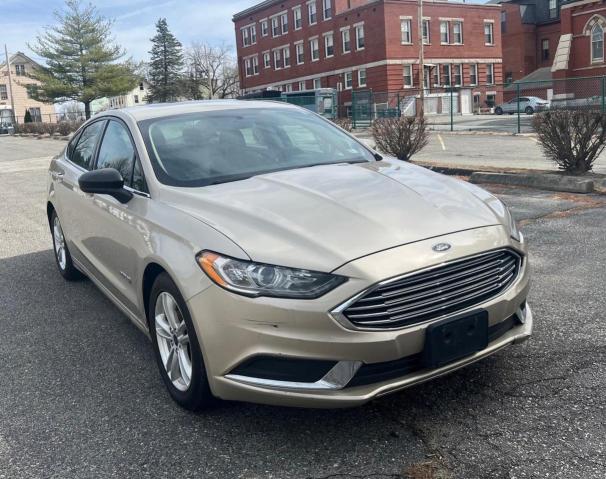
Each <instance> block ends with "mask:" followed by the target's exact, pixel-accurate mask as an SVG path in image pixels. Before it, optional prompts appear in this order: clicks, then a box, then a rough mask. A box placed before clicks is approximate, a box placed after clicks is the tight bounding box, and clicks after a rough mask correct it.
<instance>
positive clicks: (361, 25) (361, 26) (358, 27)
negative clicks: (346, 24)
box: [354, 22, 366, 51]
mask: <svg viewBox="0 0 606 479" xmlns="http://www.w3.org/2000/svg"><path fill="white" fill-rule="evenodd" d="M354 27H355V29H356V51H360V50H364V48H366V34H365V33H364V22H361V23H357V24H355V25H354ZM360 32H362V34H360ZM360 40H362V46H360Z"/></svg>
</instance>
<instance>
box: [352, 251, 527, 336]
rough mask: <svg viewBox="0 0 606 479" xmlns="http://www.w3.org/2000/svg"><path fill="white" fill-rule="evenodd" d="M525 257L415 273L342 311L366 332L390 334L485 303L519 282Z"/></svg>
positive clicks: (503, 256) (504, 254)
mask: <svg viewBox="0 0 606 479" xmlns="http://www.w3.org/2000/svg"><path fill="white" fill-rule="evenodd" d="M520 265H521V258H520V256H519V255H518V254H516V253H514V252H513V251H511V250H508V249H502V250H496V251H491V252H489V253H484V254H481V255H477V256H471V257H468V258H465V259H463V260H457V261H452V262H450V263H446V264H444V265H442V266H438V267H436V268H431V269H429V270H425V271H421V272H419V273H412V274H410V275H407V276H406V277H403V278H400V279H396V280H393V281H387V282H384V283H382V284H379V285H378V286H377V287H375V288H372V289H371V290H370V291H368V292H367V293H366V294H364V295H362V296H361V297H360V298H358V299H357V300H356V301H355V302H354V303H352V304H351V305H349V306H348V307H347V308H345V310H344V311H343V314H344V315H345V317H346V318H347V319H349V321H351V322H352V323H353V324H354V325H356V326H358V327H361V328H372V329H391V328H401V327H404V326H409V325H412V324H417V323H421V322H424V321H429V320H432V319H436V318H439V317H442V316H445V315H449V314H453V313H457V312H459V311H462V310H464V309H467V308H471V307H473V306H476V305H478V304H481V303H484V302H486V301H488V300H489V299H491V298H494V297H495V296H498V295H499V294H501V293H502V292H503V291H505V290H506V289H507V288H508V287H509V286H510V285H511V284H512V283H513V282H514V281H515V280H516V278H517V276H518V273H519V271H520Z"/></svg>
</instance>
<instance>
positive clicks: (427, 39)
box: [421, 18, 431, 45]
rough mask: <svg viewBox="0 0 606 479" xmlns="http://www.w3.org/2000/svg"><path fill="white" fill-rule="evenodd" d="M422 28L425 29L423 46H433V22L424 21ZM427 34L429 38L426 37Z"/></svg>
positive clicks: (425, 19)
mask: <svg viewBox="0 0 606 479" xmlns="http://www.w3.org/2000/svg"><path fill="white" fill-rule="evenodd" d="M426 25H427V27H426ZM421 28H422V29H423V32H422V35H423V45H431V21H430V19H429V18H424V19H423V22H422V24H421ZM425 33H427V36H426V35H425Z"/></svg>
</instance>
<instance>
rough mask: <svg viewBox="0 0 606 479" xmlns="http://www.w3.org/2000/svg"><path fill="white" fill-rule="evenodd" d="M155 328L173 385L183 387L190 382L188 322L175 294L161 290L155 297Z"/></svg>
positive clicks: (181, 388) (163, 362)
mask: <svg viewBox="0 0 606 479" xmlns="http://www.w3.org/2000/svg"><path fill="white" fill-rule="evenodd" d="M154 318H155V319H154V322H155V324H154V329H155V331H156V340H157V342H158V349H159V351H160V357H161V358H162V364H163V365H164V369H165V370H166V373H167V374H168V378H169V379H170V380H171V382H172V384H173V386H175V387H176V388H177V389H178V390H179V391H186V390H187V389H188V388H189V385H190V384H191V375H192V359H191V349H190V344H189V334H188V332H187V325H186V324H185V320H184V319H183V315H182V314H181V310H180V309H179V305H178V304H177V301H176V300H175V298H174V297H173V296H172V295H171V294H170V293H167V292H165V291H164V292H162V293H160V294H159V295H158V298H157V299H156V307H155V314H154Z"/></svg>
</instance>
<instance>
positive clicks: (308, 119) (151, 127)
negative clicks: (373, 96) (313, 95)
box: [139, 108, 375, 187]
mask: <svg viewBox="0 0 606 479" xmlns="http://www.w3.org/2000/svg"><path fill="white" fill-rule="evenodd" d="M139 128H140V130H141V133H142V134H143V138H144V141H145V144H146V147H147V151H148V154H149V157H150V159H151V162H152V165H153V168H154V171H155V173H156V176H157V177H158V180H159V181H160V182H162V183H164V184H167V185H172V186H190V187H196V186H206V185H212V184H217V183H225V182H228V181H236V180H241V179H245V178H250V177H251V176H255V175H259V174H263V173H269V172H274V171H280V170H287V169H293V168H304V167H309V166H316V165H324V164H333V163H358V162H368V161H374V160H375V158H374V156H373V154H372V153H371V152H370V150H368V149H367V148H365V147H364V146H362V145H361V144H360V143H358V142H357V141H355V140H353V139H352V138H350V137H349V136H348V135H346V134H345V133H343V132H342V131H340V130H339V129H338V128H336V127H335V126H333V125H331V124H330V123H329V122H327V121H326V120H323V119H322V118H319V117H318V116H317V115H314V114H313V113H311V112H309V111H306V110H304V109H294V108H292V109H291V108H289V109H286V108H241V109H222V110H217V111H206V112H200V113H194V114H184V115H175V116H171V117H164V118H155V119H151V120H145V121H142V122H140V123H139Z"/></svg>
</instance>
